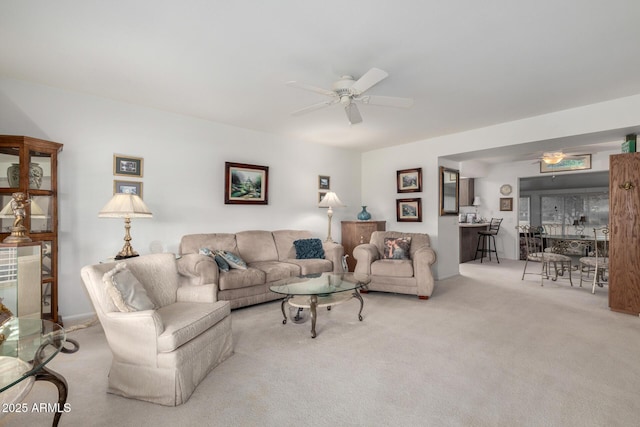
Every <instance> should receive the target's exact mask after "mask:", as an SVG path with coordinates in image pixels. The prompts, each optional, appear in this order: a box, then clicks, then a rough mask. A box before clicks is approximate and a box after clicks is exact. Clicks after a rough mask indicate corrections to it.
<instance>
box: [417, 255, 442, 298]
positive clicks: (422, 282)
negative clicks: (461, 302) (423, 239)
mask: <svg viewBox="0 0 640 427" xmlns="http://www.w3.org/2000/svg"><path fill="white" fill-rule="evenodd" d="M435 262H436V253H435V251H434V250H433V249H431V248H430V247H428V246H425V247H423V248H419V249H418V250H417V251H415V252H414V253H413V274H414V276H415V278H416V284H417V286H418V296H426V297H430V296H431V294H432V293H433V287H434V280H433V273H432V272H431V266H432V265H433V264H434V263H435Z"/></svg>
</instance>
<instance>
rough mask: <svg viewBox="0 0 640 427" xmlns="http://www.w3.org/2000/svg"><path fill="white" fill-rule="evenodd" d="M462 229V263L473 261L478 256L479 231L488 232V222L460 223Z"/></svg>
mask: <svg viewBox="0 0 640 427" xmlns="http://www.w3.org/2000/svg"><path fill="white" fill-rule="evenodd" d="M458 227H459V229H460V262H461V263H463V262H468V261H472V260H473V259H474V258H475V256H476V249H477V248H478V231H480V230H488V229H489V223H488V222H478V223H470V222H461V223H458Z"/></svg>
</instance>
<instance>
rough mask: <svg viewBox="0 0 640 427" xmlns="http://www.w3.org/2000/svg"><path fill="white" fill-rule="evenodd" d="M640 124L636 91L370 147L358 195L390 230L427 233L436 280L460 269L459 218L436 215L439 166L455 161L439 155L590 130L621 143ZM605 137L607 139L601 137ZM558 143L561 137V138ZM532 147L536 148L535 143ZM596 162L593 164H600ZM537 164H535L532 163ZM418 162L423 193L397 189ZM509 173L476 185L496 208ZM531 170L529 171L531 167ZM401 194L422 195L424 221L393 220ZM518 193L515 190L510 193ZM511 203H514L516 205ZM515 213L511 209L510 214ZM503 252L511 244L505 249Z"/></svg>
mask: <svg viewBox="0 0 640 427" xmlns="http://www.w3.org/2000/svg"><path fill="white" fill-rule="evenodd" d="M639 124H640V95H635V96H630V97H626V98H621V99H617V100H613V101H608V102H603V103H599V104H593V105H588V106H585V107H580V108H574V109H570V110H565V111H560V112H557V113H552V114H546V115H542V116H538V117H533V118H529V119H524V120H519V121H515V122H509V123H503V124H499V125H496V126H490V127H486V128H482V129H476V130H472V131H469V132H463V133H458V134H453V135H446V136H443V137H438V138H433V139H428V140H423V141H418V142H414V143H410V144H406V145H402V146H396V147H390V148H384V149H379V150H373V151H370V152H367V153H364V154H363V157H362V198H363V200H364V201H366V202H367V204H368V205H369V207H370V209H369V210H371V211H372V212H374V213H377V215H378V218H379V219H386V220H387V229H388V230H399V231H409V232H411V231H415V232H425V233H429V234H430V236H431V240H432V245H433V247H434V249H435V251H436V253H437V256H438V261H437V263H436V265H435V268H434V274H435V277H436V278H437V279H443V278H446V277H450V276H453V275H456V274H458V273H459V264H458V259H459V258H458V245H459V242H458V240H459V239H458V228H457V217H454V216H444V217H440V216H439V211H438V167H439V165H444V166H454V167H456V168H459V165H456V164H453V165H452V164H451V163H449V162H447V161H446V160H445V159H442V157H443V156H449V155H453V154H458V153H464V152H473V151H477V150H482V149H488V148H497V147H503V146H509V145H513V144H523V143H533V144H535V142H536V141H546V140H552V139H555V138H558V139H561V138H565V137H573V136H576V135H589V134H591V133H598V132H602V131H609V130H618V129H619V130H620V142H622V140H624V135H625V128H626V129H627V130H628V128H630V127H636V126H638V125H639ZM601 142H605V141H601ZM559 143H561V141H559ZM532 151H536V150H535V148H534V149H533V150H532ZM601 161H604V160H597V159H596V161H594V164H593V167H594V169H596V170H597V169H598V168H600V167H601V166H602V165H601V164H599V163H598V162H601ZM530 166H531V167H535V166H534V165H530ZM415 167H421V168H422V171H423V192H422V193H409V194H410V195H408V194H406V193H403V194H398V193H397V192H396V187H395V177H396V171H397V170H398V169H408V168H415ZM510 168H512V175H509V176H507V175H506V173H505V175H501V173H498V176H496V177H494V178H493V180H495V182H491V183H490V184H488V187H487V188H486V189H485V188H482V186H481V187H480V195H481V196H482V195H483V193H484V194H489V195H495V196H496V199H495V202H494V203H495V205H492V208H491V209H494V210H498V208H497V203H498V202H497V200H498V199H499V194H500V193H499V191H498V189H499V186H500V185H502V184H511V185H512V187H513V188H514V189H517V184H518V180H517V179H518V177H519V176H522V175H519V174H520V173H521V172H520V169H518V168H517V167H514V166H513V165H511V166H510ZM531 174H532V175H534V173H533V172H531ZM402 197H422V205H423V215H422V217H423V222H422V223H397V222H396V221H395V218H396V215H395V200H396V199H397V198H402ZM514 197H517V195H514ZM514 208H515V206H514ZM516 214H517V211H514V212H513V214H512V215H514V218H515V215H516ZM514 218H509V219H508V222H507V223H506V224H505V225H506V226H507V227H510V226H511V225H513V226H514V227H515V219H514ZM502 250H503V251H505V250H506V253H508V252H510V251H511V249H510V248H506V249H505V248H503V249H502Z"/></svg>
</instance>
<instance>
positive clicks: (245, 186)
mask: <svg viewBox="0 0 640 427" xmlns="http://www.w3.org/2000/svg"><path fill="white" fill-rule="evenodd" d="M268 191H269V167H268V166H258V165H247V164H244V163H231V162H225V172H224V203H225V204H227V205H233V204H239V205H267V204H269V195H268Z"/></svg>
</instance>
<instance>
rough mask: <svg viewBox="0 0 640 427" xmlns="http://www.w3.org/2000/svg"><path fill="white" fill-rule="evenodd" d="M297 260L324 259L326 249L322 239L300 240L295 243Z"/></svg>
mask: <svg viewBox="0 0 640 427" xmlns="http://www.w3.org/2000/svg"><path fill="white" fill-rule="evenodd" d="M293 246H295V248H296V259H313V258H324V249H323V248H322V242H321V241H320V239H299V240H296V241H294V242H293Z"/></svg>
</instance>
